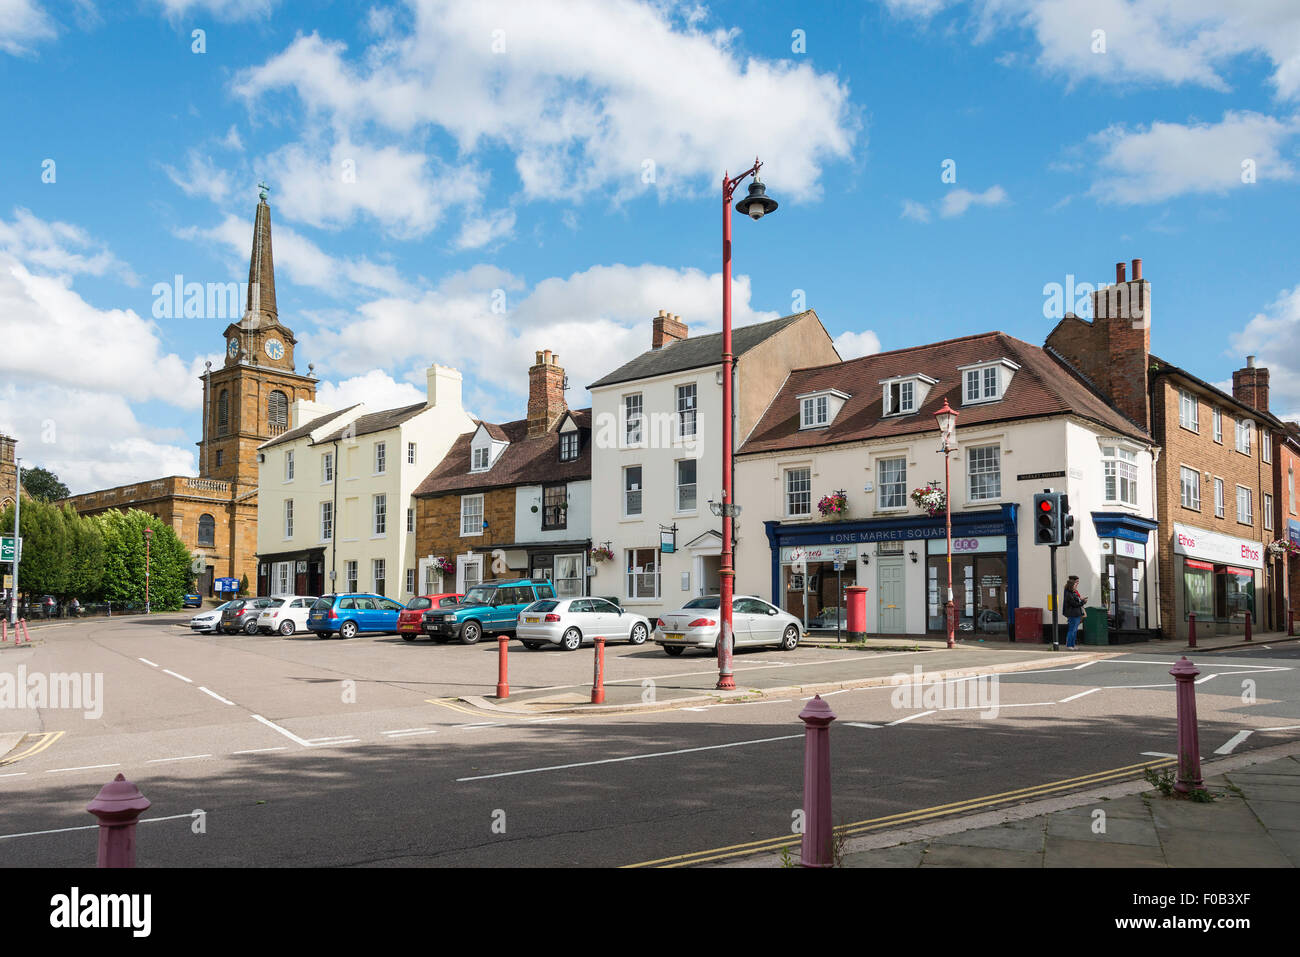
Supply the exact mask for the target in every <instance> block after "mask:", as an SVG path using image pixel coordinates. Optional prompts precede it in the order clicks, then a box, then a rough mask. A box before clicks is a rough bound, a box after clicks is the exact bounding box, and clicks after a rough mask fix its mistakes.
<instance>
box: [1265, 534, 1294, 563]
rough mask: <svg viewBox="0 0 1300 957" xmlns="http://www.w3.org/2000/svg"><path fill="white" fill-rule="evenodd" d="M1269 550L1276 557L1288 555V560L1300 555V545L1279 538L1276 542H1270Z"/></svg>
mask: <svg viewBox="0 0 1300 957" xmlns="http://www.w3.org/2000/svg"><path fill="white" fill-rule="evenodd" d="M1268 550H1269V551H1270V552H1272V553H1273V554H1274V555H1286V556H1287V557H1288V558H1291V557H1292V556H1295V555H1300V545H1297V544H1296V543H1295V542H1293V541H1291V540H1290V539H1286V538H1279V539H1278V540H1277V541H1275V542H1269V545H1268Z"/></svg>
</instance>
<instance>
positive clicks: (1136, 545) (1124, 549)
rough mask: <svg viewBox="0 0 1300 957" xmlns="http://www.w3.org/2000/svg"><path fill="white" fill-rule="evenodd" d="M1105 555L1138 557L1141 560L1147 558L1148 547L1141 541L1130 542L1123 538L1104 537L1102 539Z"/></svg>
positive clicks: (1102, 549)
mask: <svg viewBox="0 0 1300 957" xmlns="http://www.w3.org/2000/svg"><path fill="white" fill-rule="evenodd" d="M1101 553H1102V554H1103V555H1120V556H1122V557H1124V558H1136V559H1137V560H1138V561H1140V562H1144V561H1146V560H1147V547H1146V545H1144V544H1142V543H1141V542H1130V541H1127V540H1125V539H1123V538H1103V539H1102V540H1101Z"/></svg>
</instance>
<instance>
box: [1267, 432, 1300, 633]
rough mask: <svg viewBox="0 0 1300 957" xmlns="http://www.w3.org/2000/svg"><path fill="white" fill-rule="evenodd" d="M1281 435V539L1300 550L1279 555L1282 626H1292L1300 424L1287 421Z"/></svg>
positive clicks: (1299, 520)
mask: <svg viewBox="0 0 1300 957" xmlns="http://www.w3.org/2000/svg"><path fill="white" fill-rule="evenodd" d="M1284 425H1285V431H1284V432H1282V433H1281V434H1280V435H1279V437H1278V442H1277V453H1278V454H1277V456H1276V457H1275V458H1274V461H1273V484H1274V486H1275V487H1276V488H1277V506H1276V507H1277V522H1276V528H1277V538H1278V539H1283V540H1285V541H1287V542H1290V543H1291V545H1293V546H1294V547H1295V548H1296V550H1297V552H1296V554H1291V555H1286V554H1277V555H1276V557H1275V560H1276V561H1277V563H1278V575H1279V576H1280V582H1281V587H1280V588H1279V589H1278V595H1277V616H1278V621H1279V622H1280V625H1279V627H1280V628H1281V627H1288V626H1289V621H1290V620H1291V618H1289V617H1288V616H1289V615H1290V616H1292V617H1293V616H1294V612H1293V611H1292V610H1293V609H1294V608H1295V605H1296V595H1295V592H1296V589H1297V588H1300V510H1298V509H1300V502H1297V501H1296V479H1297V477H1300V423H1297V422H1286V423H1284Z"/></svg>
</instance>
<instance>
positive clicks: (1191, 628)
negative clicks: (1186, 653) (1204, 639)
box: [1187, 612, 1196, 648]
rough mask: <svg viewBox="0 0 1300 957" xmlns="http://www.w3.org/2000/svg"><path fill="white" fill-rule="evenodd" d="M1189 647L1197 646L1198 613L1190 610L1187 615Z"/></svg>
mask: <svg viewBox="0 0 1300 957" xmlns="http://www.w3.org/2000/svg"><path fill="white" fill-rule="evenodd" d="M1187 647H1188V648H1195V647H1196V614H1195V613H1194V612H1189V613H1188V615H1187Z"/></svg>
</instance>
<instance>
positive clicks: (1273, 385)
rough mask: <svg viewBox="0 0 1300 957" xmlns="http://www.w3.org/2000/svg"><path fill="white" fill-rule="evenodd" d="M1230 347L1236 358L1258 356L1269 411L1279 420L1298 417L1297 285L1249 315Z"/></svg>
mask: <svg viewBox="0 0 1300 957" xmlns="http://www.w3.org/2000/svg"><path fill="white" fill-rule="evenodd" d="M1232 348H1233V353H1234V354H1235V355H1237V356H1238V357H1240V356H1243V355H1254V356H1257V357H1258V359H1257V365H1260V366H1264V367H1266V368H1267V369H1268V373H1269V400H1268V405H1269V410H1270V411H1271V412H1272V413H1273V414H1274V415H1276V416H1277V417H1278V418H1280V419H1287V420H1300V286H1296V287H1295V288H1294V289H1290V290H1287V291H1284V292H1282V293H1281V294H1280V295H1279V296H1278V297H1277V299H1275V300H1274V301H1273V302H1272V303H1271V304H1270V305H1269V306H1268V308H1267V309H1265V310H1264V311H1263V312H1260V313H1257V314H1256V315H1255V316H1254V317H1253V318H1251V320H1250V321H1249V322H1248V323H1246V326H1245V328H1244V329H1242V330H1241V332H1239V333H1236V334H1234V335H1233V336H1232ZM1228 391H1229V392H1231V391H1232V388H1231V386H1229V388H1228Z"/></svg>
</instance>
